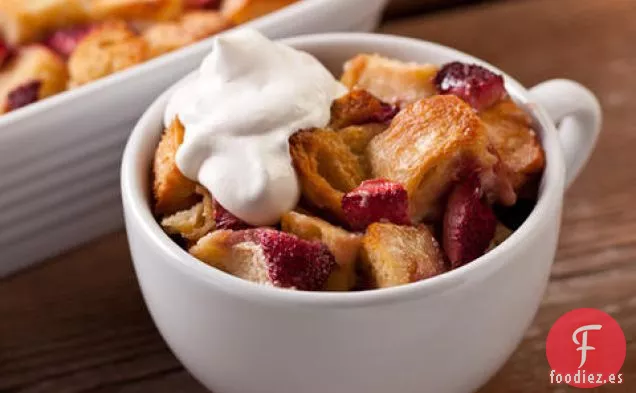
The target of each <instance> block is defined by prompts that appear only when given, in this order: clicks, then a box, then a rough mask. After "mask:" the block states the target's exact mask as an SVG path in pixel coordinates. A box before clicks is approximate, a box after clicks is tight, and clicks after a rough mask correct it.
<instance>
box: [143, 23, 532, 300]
mask: <svg viewBox="0 0 636 393" xmlns="http://www.w3.org/2000/svg"><path fill="white" fill-rule="evenodd" d="M215 45H216V46H215V49H214V51H213V53H212V54H211V55H210V56H209V57H208V58H207V59H206V60H204V62H203V64H202V66H201V70H200V71H199V75H198V77H197V78H196V79H194V80H192V81H191V83H189V84H186V85H184V86H183V87H182V88H181V90H177V91H176V92H175V93H174V96H173V99H172V100H171V102H170V104H169V105H168V109H167V111H166V119H165V124H166V129H165V131H164V133H163V136H162V138H161V140H160V142H159V144H158V146H157V149H156V153H155V158H154V165H153V169H152V174H151V175H152V182H153V192H152V195H153V201H152V203H153V207H154V212H155V214H156V216H157V218H158V221H159V222H160V224H161V226H162V227H163V229H164V231H165V232H166V233H167V234H168V235H170V236H171V237H172V238H173V239H174V240H175V241H176V242H177V243H178V244H180V245H181V246H182V247H183V248H184V249H185V250H187V251H188V252H189V253H190V254H191V255H193V256H194V257H196V258H197V259H199V260H200V261H202V262H203V263H206V264H208V265H210V266H211V267H214V268H217V269H220V270H222V271H224V272H227V273H229V274H232V275H235V276H237V277H240V278H243V279H246V280H250V281H253V282H257V283H261V284H266V285H272V286H277V287H282V288H291V289H297V290H309V291H321V290H325V291H350V290H369V289H376V288H386V287H392V286H397V285H403V284H408V283H413V282H416V281H420V280H424V279H427V278H430V277H433V276H436V275H439V274H443V273H444V272H448V271H450V270H452V269H456V268H460V267H461V266H463V265H465V264H468V263H470V262H471V261H473V260H475V259H476V258H479V257H480V256H481V255H483V254H484V253H486V252H488V251H489V250H490V249H492V248H493V247H496V246H497V245H498V244H499V243H501V242H502V241H504V240H505V239H506V238H507V237H508V236H509V235H510V234H511V233H512V231H514V230H515V229H516V228H517V227H518V226H519V225H520V224H521V223H522V222H523V220H524V219H525V218H526V216H527V214H528V213H527V211H526V212H525V213H519V211H522V210H524V209H518V206H520V205H523V206H527V205H532V204H533V203H534V200H535V199H536V196H537V192H538V191H537V189H538V183H539V179H540V176H541V173H542V170H543V168H544V152H543V149H542V147H541V144H540V141H539V139H538V137H537V135H536V133H535V131H534V130H533V122H532V119H531V118H530V117H529V116H528V115H527V114H526V113H525V112H524V110H523V109H522V108H521V107H519V106H518V105H517V104H516V103H515V102H514V101H513V100H512V99H511V97H510V96H509V95H508V94H507V92H506V88H505V84H504V78H503V77H502V76H501V75H498V74H496V73H494V72H492V71H490V70H488V69H486V68H484V67H482V66H479V65H475V64H463V63H459V62H453V63H449V64H445V65H441V66H439V65H433V64H415V63H409V62H403V61H400V60H397V59H389V58H385V57H382V56H380V55H377V54H360V55H358V56H356V57H355V58H353V59H350V60H349V61H347V62H346V63H345V64H344V73H343V74H342V75H341V77H340V80H339V81H337V80H336V79H335V78H333V77H332V76H331V74H329V73H328V71H327V70H326V69H324V67H323V68H321V67H322V66H321V65H320V63H318V60H316V59H315V58H313V57H311V56H310V55H308V54H306V53H304V52H299V51H296V50H294V49H292V48H288V47H284V46H283V45H282V44H278V43H272V42H270V41H267V40H266V39H264V38H263V37H259V36H258V35H256V34H253V33H243V34H234V35H233V36H228V38H223V39H221V38H218V39H217V41H216V43H215ZM254 47H258V48H260V51H258V53H255V52H254V51H253V50H252V49H253V48H254ZM250 62H253V63H254V64H258V67H257V66H253V65H252V64H250ZM228 64H235V65H236V67H234V68H228V67H227V65H228ZM327 74H328V75H327ZM270 93H271V95H270ZM307 119H310V120H307ZM287 167H289V168H290V171H291V172H292V173H291V175H289V174H288V173H287ZM281 179H282V180H281ZM295 193H296V194H297V195H296V194H295ZM525 210H527V209H525ZM270 213H271V214H270Z"/></svg>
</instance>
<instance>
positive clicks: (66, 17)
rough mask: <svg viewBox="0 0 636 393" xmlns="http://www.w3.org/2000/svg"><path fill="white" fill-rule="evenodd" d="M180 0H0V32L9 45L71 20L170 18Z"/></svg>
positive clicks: (70, 22)
mask: <svg viewBox="0 0 636 393" xmlns="http://www.w3.org/2000/svg"><path fill="white" fill-rule="evenodd" d="M181 11H182V0H0V32H1V34H0V35H2V36H3V37H4V39H5V40H7V42H8V43H9V44H10V45H18V44H24V43H27V42H32V41H34V40H37V39H39V38H42V37H43V35H45V34H46V33H47V32H49V31H51V30H55V29H56V28H61V27H68V26H71V25H73V24H80V23H89V22H97V21H101V20H105V19H113V18H123V19H143V20H166V19H173V18H176V17H177V16H179V15H180V13H181Z"/></svg>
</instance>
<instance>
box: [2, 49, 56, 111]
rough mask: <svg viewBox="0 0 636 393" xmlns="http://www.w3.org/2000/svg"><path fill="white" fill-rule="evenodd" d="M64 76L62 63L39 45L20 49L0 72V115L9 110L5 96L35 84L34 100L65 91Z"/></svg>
mask: <svg viewBox="0 0 636 393" xmlns="http://www.w3.org/2000/svg"><path fill="white" fill-rule="evenodd" d="M67 80H68V74H67V72H66V65H65V64H64V60H63V59H62V58H61V57H59V56H58V55H57V54H55V53H54V52H53V51H51V50H50V49H48V48H47V47H45V46H43V45H29V46H25V47H23V48H21V49H20V50H19V51H18V52H17V54H16V55H15V56H13V58H12V59H11V60H10V61H9V62H8V63H7V64H6V66H5V67H3V68H2V70H1V71H0V113H4V112H6V111H7V110H8V109H9V103H8V97H9V94H10V93H11V92H12V91H14V90H15V89H16V88H18V87H19V86H23V85H24V84H26V83H29V82H33V81H37V82H40V86H39V89H38V92H37V99H38V100H41V99H43V98H46V97H49V96H52V95H54V94H57V93H59V92H62V91H64V90H65V89H66V83H67Z"/></svg>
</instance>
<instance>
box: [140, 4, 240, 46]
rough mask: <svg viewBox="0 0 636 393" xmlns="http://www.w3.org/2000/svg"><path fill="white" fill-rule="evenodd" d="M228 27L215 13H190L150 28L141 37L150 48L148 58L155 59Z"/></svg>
mask: <svg viewBox="0 0 636 393" xmlns="http://www.w3.org/2000/svg"><path fill="white" fill-rule="evenodd" d="M229 27H230V24H229V22H228V21H227V20H226V19H225V18H223V16H222V15H221V14H220V13H219V12H217V11H191V12H187V13H186V14H185V15H184V16H183V17H181V18H180V19H179V20H177V21H174V22H163V23H157V24H154V25H152V26H150V27H149V28H148V29H146V30H145V31H144V32H143V37H144V39H145V40H146V42H147V43H148V46H149V48H150V56H152V57H156V56H159V55H162V54H164V53H168V52H170V51H173V50H175V49H179V48H182V47H184V46H186V45H189V44H192V43H194V42H197V41H199V40H202V39H204V38H206V37H209V36H212V35H214V34H216V33H219V32H221V31H223V30H225V29H227V28H229Z"/></svg>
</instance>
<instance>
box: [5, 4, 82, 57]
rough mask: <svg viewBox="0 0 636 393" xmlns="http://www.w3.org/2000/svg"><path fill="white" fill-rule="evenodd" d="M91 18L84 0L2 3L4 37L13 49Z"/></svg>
mask: <svg viewBox="0 0 636 393" xmlns="http://www.w3.org/2000/svg"><path fill="white" fill-rule="evenodd" d="M87 19H88V15H87V14H86V10H85V8H84V0H0V32H1V34H0V35H1V36H2V37H3V38H4V39H5V40H6V41H7V42H8V43H9V44H10V45H12V46H15V45H18V44H24V43H27V42H32V41H34V40H36V39H38V38H41V37H42V35H43V34H44V33H45V32H46V31H48V30H52V29H55V28H59V27H64V26H68V25H70V24H74V23H83V22H86V21H87Z"/></svg>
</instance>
